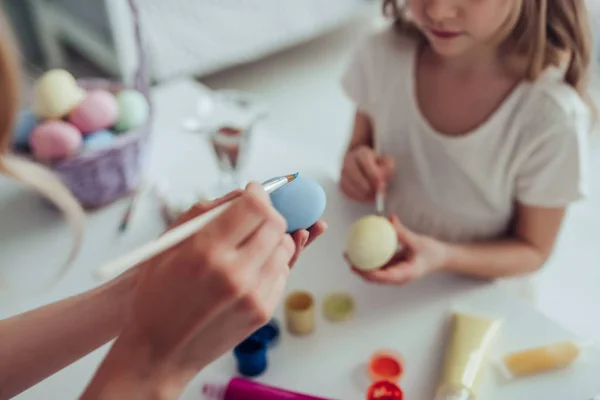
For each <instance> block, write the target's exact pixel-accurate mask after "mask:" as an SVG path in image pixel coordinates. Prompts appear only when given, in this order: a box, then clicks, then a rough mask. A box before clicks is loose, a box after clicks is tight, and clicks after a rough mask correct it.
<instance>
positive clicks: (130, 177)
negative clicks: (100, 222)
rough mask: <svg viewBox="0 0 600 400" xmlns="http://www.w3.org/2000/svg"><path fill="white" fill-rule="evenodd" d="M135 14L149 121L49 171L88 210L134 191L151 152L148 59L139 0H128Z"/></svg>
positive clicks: (96, 83)
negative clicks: (106, 144)
mask: <svg viewBox="0 0 600 400" xmlns="http://www.w3.org/2000/svg"><path fill="white" fill-rule="evenodd" d="M127 1H128V3H129V6H130V8H131V11H132V15H133V19H134V27H135V37H136V42H137V49H138V56H139V58H138V59H139V66H138V70H137V72H136V76H135V81H134V86H133V89H136V90H138V91H140V92H141V93H142V94H143V95H144V96H145V97H146V99H147V101H148V103H149V104H150V111H149V114H148V115H149V117H148V120H147V121H146V123H145V124H144V125H142V126H141V127H139V128H137V129H135V130H131V131H128V132H124V133H121V134H119V135H118V136H117V139H116V140H115V141H114V143H113V144H112V145H111V146H109V147H106V148H103V149H99V150H96V151H89V152H87V151H86V152H84V153H81V154H78V155H77V156H74V157H72V158H68V159H66V160H62V161H60V162H57V163H53V164H51V165H47V166H48V167H49V168H51V169H52V170H54V171H55V173H56V174H57V175H58V176H59V177H60V179H61V180H62V181H63V182H64V184H65V185H66V186H67V187H68V188H69V189H70V190H71V192H72V193H73V195H74V196H75V198H77V200H78V201H79V202H80V203H81V205H82V206H83V207H84V208H86V209H95V208H99V207H102V206H105V205H107V204H109V203H111V202H113V201H115V200H117V199H120V198H122V197H124V196H127V195H129V194H131V193H132V192H134V191H135V190H136V189H137V188H138V187H139V185H140V184H141V181H142V175H143V174H142V171H143V169H144V168H143V167H144V164H145V158H146V154H147V153H148V151H147V148H148V141H149V140H148V139H149V136H150V131H151V127H152V115H153V112H152V110H153V107H152V103H151V101H150V96H149V79H148V77H147V68H146V58H145V54H144V50H143V44H142V38H141V32H140V23H139V14H138V10H137V5H136V1H135V0H127ZM78 85H79V86H80V87H82V88H83V89H86V90H88V89H104V90H108V91H110V92H112V93H117V92H119V91H120V90H123V89H125V88H126V87H125V86H124V85H123V84H121V83H117V82H113V81H109V80H105V79H80V80H78Z"/></svg>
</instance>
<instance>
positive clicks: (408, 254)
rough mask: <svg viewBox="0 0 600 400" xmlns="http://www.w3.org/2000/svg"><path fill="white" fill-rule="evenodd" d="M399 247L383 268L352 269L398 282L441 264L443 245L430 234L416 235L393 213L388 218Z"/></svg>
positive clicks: (374, 279) (373, 278) (368, 277)
mask: <svg viewBox="0 0 600 400" xmlns="http://www.w3.org/2000/svg"><path fill="white" fill-rule="evenodd" d="M391 221H392V223H393V224H394V227H395V228H396V231H397V232H398V241H399V242H400V243H401V244H402V246H403V250H402V251H401V252H399V253H398V254H396V255H395V256H394V257H393V258H392V260H391V261H390V262H389V263H388V264H387V265H386V266H384V267H383V268H381V269H378V270H375V271H361V270H358V269H356V268H354V267H353V268H352V269H353V270H354V272H356V273H357V274H358V275H360V276H361V277H362V278H364V279H365V280H367V281H371V282H378V283H387V284H393V285H402V284H406V283H409V282H411V281H413V280H415V279H418V278H420V277H422V276H424V275H426V274H428V273H430V272H434V271H438V270H440V269H442V268H443V267H444V264H445V261H444V260H445V258H446V246H445V244H444V243H442V242H439V241H437V240H435V239H433V238H431V237H428V236H422V235H418V234H416V233H414V232H411V231H409V230H408V229H407V228H406V227H404V226H403V225H402V224H401V223H400V221H399V220H398V218H397V217H396V216H392V218H391Z"/></svg>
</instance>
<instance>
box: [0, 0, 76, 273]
mask: <svg viewBox="0 0 600 400" xmlns="http://www.w3.org/2000/svg"><path fill="white" fill-rule="evenodd" d="M0 35H1V36H0V96H2V97H1V100H0V173H2V174H5V175H7V176H9V177H11V178H14V179H16V180H18V181H19V182H21V183H23V184H25V185H27V186H29V187H31V188H33V189H35V190H37V191H39V192H40V193H41V194H43V195H44V196H46V197H47V198H48V199H49V200H50V201H52V202H53V203H54V204H55V205H56V206H57V207H58V208H59V209H60V210H61V211H62V212H63V213H64V215H65V217H66V219H67V222H68V223H69V225H71V227H72V228H73V229H74V231H75V241H74V243H73V247H72V249H71V252H70V254H69V257H68V259H67V262H66V263H65V265H64V267H63V268H62V269H61V271H60V273H59V274H58V275H57V278H58V277H60V276H61V275H62V274H63V273H64V272H65V270H66V268H67V267H68V266H69V265H70V264H71V263H72V261H73V260H74V259H75V256H76V255H77V252H78V250H79V247H80V244H81V237H82V234H83V221H84V213H83V210H82V209H81V206H80V205H79V203H78V202H77V201H76V200H75V199H74V197H73V195H72V194H71V193H70V192H69V190H68V189H67V188H66V187H65V186H64V185H63V184H62V183H61V181H60V180H59V179H58V178H57V177H56V176H55V175H54V174H53V173H51V172H50V171H49V170H47V169H46V168H44V167H42V166H40V165H38V164H35V163H33V162H30V161H27V160H25V159H22V158H19V157H17V156H16V155H14V154H12V152H11V144H12V135H13V131H14V126H15V123H16V119H17V115H18V112H19V107H20V104H21V103H20V95H21V85H20V82H21V73H20V64H19V57H18V52H17V48H16V46H15V43H16V42H15V40H14V38H13V35H12V31H11V29H10V28H9V25H8V21H7V19H6V18H5V17H4V15H3V14H2V11H1V10H0Z"/></svg>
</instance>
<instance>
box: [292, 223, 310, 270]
mask: <svg viewBox="0 0 600 400" xmlns="http://www.w3.org/2000/svg"><path fill="white" fill-rule="evenodd" d="M291 237H292V240H293V241H294V244H295V245H296V251H295V252H294V255H293V256H292V259H291V260H290V268H291V267H293V266H294V264H296V261H298V257H300V253H301V252H302V250H304V247H305V246H306V243H307V242H308V240H309V239H310V233H309V231H307V230H306V229H300V230H298V231H296V232H294V233H293V234H292V236H291Z"/></svg>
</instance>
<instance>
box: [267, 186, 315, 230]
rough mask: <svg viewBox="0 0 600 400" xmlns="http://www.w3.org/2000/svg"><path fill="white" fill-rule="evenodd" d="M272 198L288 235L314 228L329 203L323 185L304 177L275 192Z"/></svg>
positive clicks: (271, 195)
mask: <svg viewBox="0 0 600 400" xmlns="http://www.w3.org/2000/svg"><path fill="white" fill-rule="evenodd" d="M270 197H271V203H272V204H273V207H274V208H275V209H276V210H277V211H279V213H280V214H281V215H282V216H283V217H284V218H285V220H286V222H287V232H288V233H292V232H295V231H297V230H299V229H308V228H310V227H311V226H313V225H314V224H315V222H317V221H318V220H319V218H321V216H322V215H323V212H324V211H325V205H326V203H327V199H326V196H325V191H324V190H323V188H322V187H321V185H319V184H318V183H317V181H315V180H314V179H310V178H305V177H303V176H298V177H297V178H296V179H294V180H293V181H292V182H290V183H288V184H287V185H285V186H282V187H281V188H279V189H277V190H275V191H274V192H273V193H271V194H270Z"/></svg>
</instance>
